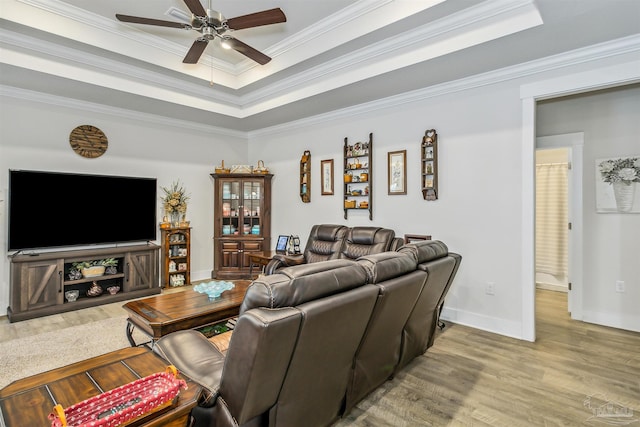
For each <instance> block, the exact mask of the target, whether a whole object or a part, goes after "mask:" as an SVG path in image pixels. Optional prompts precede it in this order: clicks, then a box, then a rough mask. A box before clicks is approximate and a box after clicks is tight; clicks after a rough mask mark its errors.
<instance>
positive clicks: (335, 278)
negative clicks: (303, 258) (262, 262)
mask: <svg viewBox="0 0 640 427" xmlns="http://www.w3.org/2000/svg"><path fill="white" fill-rule="evenodd" d="M366 279H367V276H366V273H365V271H364V270H363V269H362V268H358V267H356V266H355V265H354V263H353V262H351V261H348V260H340V259H334V260H330V261H326V262H323V263H313V264H303V265H299V266H296V267H287V268H283V269H280V270H278V273H277V274H272V275H270V276H262V277H260V278H258V279H256V280H254V281H253V283H251V285H249V287H248V288H247V293H246V294H245V296H244V300H243V301H242V305H241V306H240V314H242V313H244V312H245V311H246V310H249V309H251V308H255V307H266V308H278V307H289V306H298V305H300V304H303V303H305V302H308V301H312V300H316V299H319V298H324V297H327V296H329V295H333V294H336V293H340V292H344V291H348V290H349V289H352V288H355V287H358V286H362V285H363V284H364V283H366Z"/></svg>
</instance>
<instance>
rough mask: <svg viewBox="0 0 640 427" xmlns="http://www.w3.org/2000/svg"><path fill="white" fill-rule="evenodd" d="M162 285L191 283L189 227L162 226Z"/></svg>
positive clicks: (172, 285) (170, 285)
mask: <svg viewBox="0 0 640 427" xmlns="http://www.w3.org/2000/svg"><path fill="white" fill-rule="evenodd" d="M161 231H162V285H163V286H164V287H165V288H168V287H174V286H184V285H190V284H191V227H176V228H163V229H161Z"/></svg>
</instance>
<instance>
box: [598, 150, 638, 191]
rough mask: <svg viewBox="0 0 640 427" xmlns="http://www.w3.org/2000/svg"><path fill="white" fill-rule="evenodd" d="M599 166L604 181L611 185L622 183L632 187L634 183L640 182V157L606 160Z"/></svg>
mask: <svg viewBox="0 0 640 427" xmlns="http://www.w3.org/2000/svg"><path fill="white" fill-rule="evenodd" d="M598 166H599V167H600V174H601V175H602V180H603V181H604V182H607V183H609V184H613V183H614V182H622V183H624V184H627V185H631V183H632V182H640V157H625V158H621V159H614V160H604V161H602V162H600V164H599V165H598Z"/></svg>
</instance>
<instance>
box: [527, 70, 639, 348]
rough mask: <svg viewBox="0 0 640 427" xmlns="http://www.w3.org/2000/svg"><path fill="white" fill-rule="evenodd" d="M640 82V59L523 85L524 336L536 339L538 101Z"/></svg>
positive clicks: (530, 339)
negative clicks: (536, 152)
mask: <svg viewBox="0 0 640 427" xmlns="http://www.w3.org/2000/svg"><path fill="white" fill-rule="evenodd" d="M639 81H640V60H637V59H636V60H631V61H628V62H625V63H620V64H616V65H611V66H601V67H596V66H594V68H593V69H591V70H589V71H585V72H582V73H575V74H567V75H565V76H562V77H556V78H552V79H548V80H542V81H538V82H535V83H530V84H526V85H522V86H520V99H521V104H522V158H521V166H522V168H521V170H522V176H521V179H522V181H521V182H522V191H521V197H522V199H521V209H522V210H521V214H522V233H521V236H520V237H521V242H522V248H521V256H522V258H521V266H522V270H521V272H522V276H521V281H520V282H521V286H522V301H521V304H522V310H521V312H522V318H521V325H522V333H521V336H522V339H524V340H527V341H532V342H533V341H535V340H536V319H535V313H536V294H535V289H536V280H535V207H536V206H535V145H536V126H535V124H536V102H537V101H538V100H541V99H549V98H554V97H558V96H565V95H569V94H573V93H580V92H588V91H592V90H596V89H602V88H606V87H614V86H621V85H625V84H631V83H635V82H639Z"/></svg>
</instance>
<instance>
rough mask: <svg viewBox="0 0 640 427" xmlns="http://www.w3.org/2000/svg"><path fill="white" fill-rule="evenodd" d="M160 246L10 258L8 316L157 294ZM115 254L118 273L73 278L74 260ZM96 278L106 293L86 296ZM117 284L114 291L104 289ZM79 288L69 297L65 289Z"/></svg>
mask: <svg viewBox="0 0 640 427" xmlns="http://www.w3.org/2000/svg"><path fill="white" fill-rule="evenodd" d="M159 250H160V246H157V245H153V244H148V245H135V246H121V247H116V248H100V249H86V250H73V251H61V252H49V253H41V254H38V255H37V256H32V255H17V256H14V257H13V258H11V282H10V290H9V293H10V296H9V304H10V305H9V308H8V310H7V315H8V317H9V321H11V322H15V321H19V320H26V319H33V318H36V317H41V316H49V315H51V314H56V313H63V312H66V311H73V310H79V309H81V308H87V307H93V306H96V305H101V304H108V303H112V302H117V301H123V300H126V299H132V298H139V297H144V296H148V295H153V294H158V293H160V291H161V289H160V287H159V285H158V270H159V268H158V261H159V256H158V253H159ZM105 258H115V259H117V260H118V267H117V271H116V273H115V274H104V275H102V276H98V277H83V278H80V279H71V278H70V276H69V273H70V271H71V269H72V265H73V263H74V262H81V261H93V260H101V259H105ZM93 282H96V283H98V285H100V287H102V289H103V290H104V292H103V293H102V295H100V296H96V297H89V296H87V294H86V293H87V290H88V289H89V287H90V286H91V285H92V283H93ZM110 286H119V287H120V290H119V291H118V293H116V294H114V295H111V294H110V293H109V292H107V291H106V289H107V288H108V287H110ZM70 290H77V291H79V297H78V299H77V300H75V301H72V302H70V301H67V300H66V299H65V296H64V294H65V292H66V291H70Z"/></svg>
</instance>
